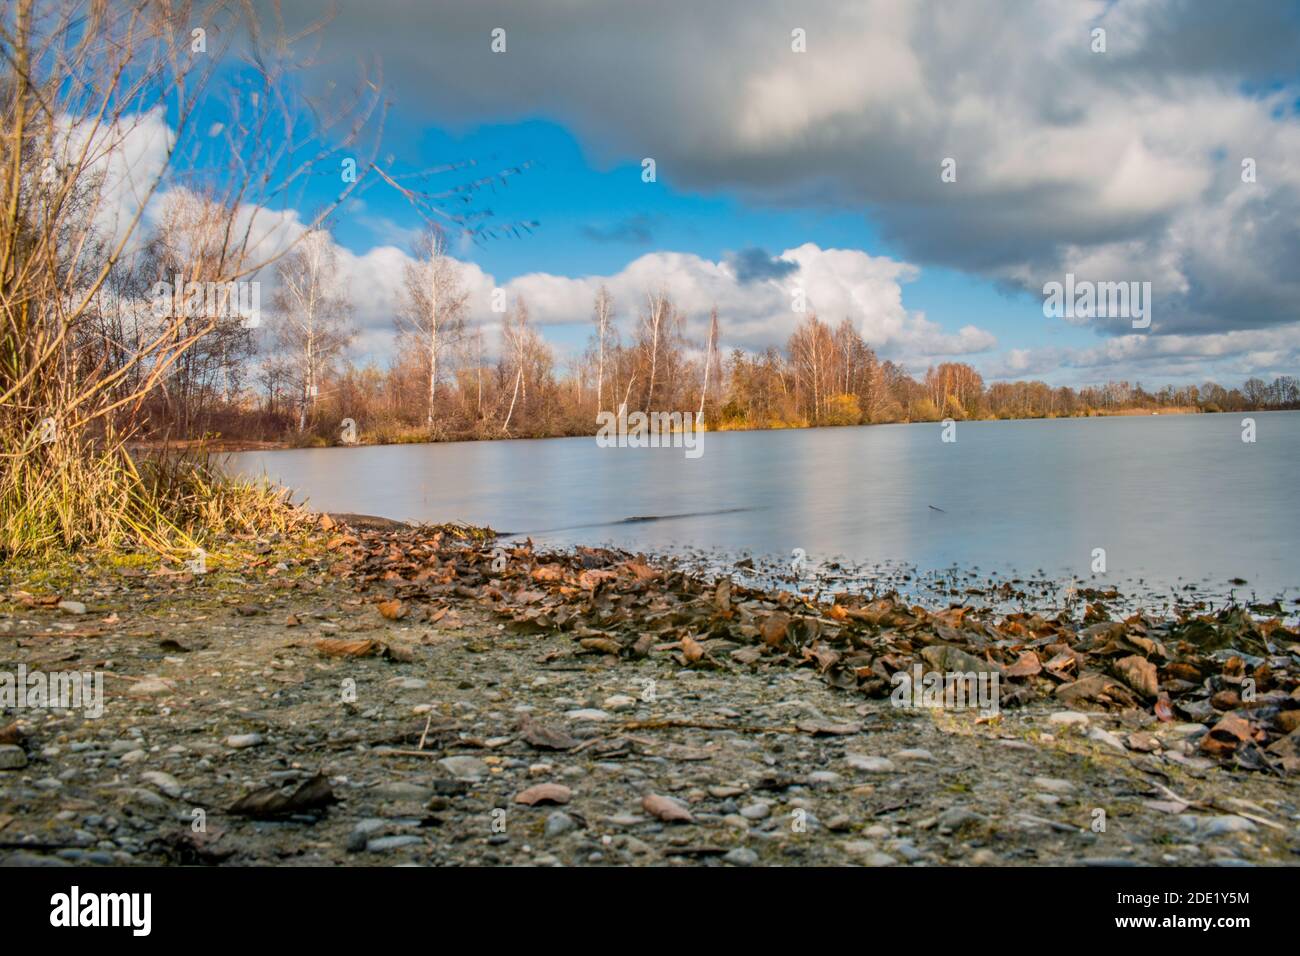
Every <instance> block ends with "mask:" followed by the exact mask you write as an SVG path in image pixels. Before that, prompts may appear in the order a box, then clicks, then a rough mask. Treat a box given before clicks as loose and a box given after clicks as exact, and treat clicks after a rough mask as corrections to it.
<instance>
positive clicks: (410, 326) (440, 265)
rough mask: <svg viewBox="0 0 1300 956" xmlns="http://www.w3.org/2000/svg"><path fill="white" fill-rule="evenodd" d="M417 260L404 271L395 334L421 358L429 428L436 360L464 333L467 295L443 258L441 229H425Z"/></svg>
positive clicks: (454, 266)
mask: <svg viewBox="0 0 1300 956" xmlns="http://www.w3.org/2000/svg"><path fill="white" fill-rule="evenodd" d="M417 254H418V256H419V258H418V259H417V260H416V261H415V262H412V263H408V264H407V267H406V297H407V302H406V308H405V310H404V312H403V315H402V316H401V318H399V320H398V328H399V330H401V331H403V332H405V333H406V334H407V335H409V336H410V337H411V338H413V339H414V340H415V341H416V343H417V345H418V346H419V347H420V349H421V350H422V351H423V353H424V356H425V362H426V365H427V371H428V386H429V387H428V395H427V399H428V407H427V413H426V416H425V422H426V424H427V425H428V427H429V428H430V429H432V428H433V424H434V415H435V400H436V398H437V389H438V359H439V357H440V356H441V355H442V353H443V352H444V351H445V350H446V349H447V348H448V347H449V346H451V345H453V344H454V342H455V340H456V339H458V338H459V336H460V333H461V332H462V330H463V329H464V313H465V303H466V300H467V299H468V297H469V296H468V293H467V292H465V290H464V288H463V286H462V284H461V280H460V263H458V262H457V261H456V260H455V259H453V258H451V257H450V256H448V255H447V240H446V236H445V235H444V234H443V232H442V230H441V229H438V228H436V227H434V228H430V229H428V230H427V231H426V232H425V234H424V236H423V237H422V239H421V240H420V243H419V247H418V252H417Z"/></svg>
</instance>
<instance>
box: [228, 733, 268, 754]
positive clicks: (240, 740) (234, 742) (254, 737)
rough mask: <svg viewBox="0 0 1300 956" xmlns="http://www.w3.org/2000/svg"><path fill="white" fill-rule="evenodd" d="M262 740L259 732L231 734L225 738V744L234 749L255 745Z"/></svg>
mask: <svg viewBox="0 0 1300 956" xmlns="http://www.w3.org/2000/svg"><path fill="white" fill-rule="evenodd" d="M262 742H263V740H262V735H261V734H231V735H230V736H229V737H227V738H226V746H227V747H233V748H235V749H236V750H245V749H247V748H248V747H256V746H258V745H259V744H261V743H262Z"/></svg>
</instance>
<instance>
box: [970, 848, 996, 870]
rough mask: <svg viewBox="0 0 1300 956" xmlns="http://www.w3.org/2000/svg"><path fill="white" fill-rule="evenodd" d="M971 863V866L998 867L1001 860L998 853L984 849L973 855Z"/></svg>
mask: <svg viewBox="0 0 1300 956" xmlns="http://www.w3.org/2000/svg"><path fill="white" fill-rule="evenodd" d="M970 862H971V866H997V865H998V862H999V860H998V855H997V854H996V853H994V852H993V851H992V850H990V849H988V848H987V847H984V848H982V849H979V850H976V851H975V852H974V853H972V854H971V856H970Z"/></svg>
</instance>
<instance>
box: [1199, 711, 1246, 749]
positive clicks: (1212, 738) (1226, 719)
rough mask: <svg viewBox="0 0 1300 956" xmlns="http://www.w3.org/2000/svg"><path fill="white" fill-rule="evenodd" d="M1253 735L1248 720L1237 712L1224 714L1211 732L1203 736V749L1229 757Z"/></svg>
mask: <svg viewBox="0 0 1300 956" xmlns="http://www.w3.org/2000/svg"><path fill="white" fill-rule="evenodd" d="M1252 736H1253V732H1252V731H1251V729H1250V723H1249V722H1248V721H1245V720H1243V719H1242V718H1240V717H1238V716H1237V715H1236V714H1224V715H1223V717H1222V718H1220V720H1219V722H1218V723H1217V724H1215V725H1214V727H1212V728H1211V729H1210V732H1209V733H1208V734H1206V735H1205V736H1204V737H1202V738H1201V749H1202V750H1204V751H1205V752H1206V753H1208V754H1213V755H1214V756H1216V757H1227V756H1230V755H1231V754H1233V753H1235V752H1236V750H1237V748H1238V747H1240V746H1241V745H1242V744H1244V743H1245V742H1246V741H1248V740H1250V739H1251V737H1252Z"/></svg>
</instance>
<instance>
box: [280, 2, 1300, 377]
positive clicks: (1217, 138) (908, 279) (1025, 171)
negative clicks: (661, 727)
mask: <svg viewBox="0 0 1300 956" xmlns="http://www.w3.org/2000/svg"><path fill="white" fill-rule="evenodd" d="M283 7H284V11H285V18H286V22H287V23H288V24H289V25H290V27H291V28H292V27H293V26H295V25H298V24H301V23H305V22H307V21H308V20H311V19H315V17H316V16H317V14H318V12H319V11H318V8H317V5H316V4H314V3H312V2H309V0H284V3H283ZM993 26H996V28H997V29H996V30H994V29H992V27H993ZM1099 27H1100V28H1103V29H1104V30H1105V31H1106V44H1105V49H1103V50H1097V49H1096V48H1095V40H1094V35H1093V31H1094V30H1096V29H1097V28H1099ZM792 28H794V29H798V30H800V31H803V32H804V33H805V34H806V40H807V42H806V49H805V50H802V51H798V52H796V51H795V50H794V49H793V47H792V44H791V36H792ZM498 29H500V30H505V31H506V33H507V34H508V37H509V46H508V50H506V51H501V52H499V53H495V52H493V50H492V49H491V47H490V34H491V32H492V31H493V30H498ZM320 41H321V42H320V45H319V50H318V53H317V54H315V55H314V56H313V58H314V59H315V60H316V61H317V62H318V63H320V64H323V67H322V69H323V70H324V73H325V75H326V76H328V77H330V78H332V79H335V80H339V81H340V82H341V83H343V84H345V85H346V83H347V82H348V78H349V77H354V75H355V63H356V61H358V60H363V61H366V62H369V63H373V64H382V71H383V84H384V95H385V97H386V98H388V100H389V101H390V102H391V104H392V105H391V111H390V113H389V116H388V120H387V123H386V127H385V135H384V143H383V146H382V148H381V151H380V154H379V163H380V165H381V167H382V168H383V169H385V170H386V171H389V172H391V173H392V174H394V175H401V174H403V173H407V172H410V171H413V170H419V169H425V168H428V167H430V166H433V165H437V164H443V163H449V162H456V161H464V160H473V161H475V163H476V164H477V165H476V166H475V168H474V169H472V170H462V171H459V172H455V173H450V174H447V175H446V176H445V177H443V178H441V179H439V180H435V181H432V182H431V183H430V186H437V185H444V184H445V185H450V184H454V183H456V182H463V181H465V180H466V179H468V178H470V177H476V176H480V175H483V174H486V173H491V172H493V171H496V170H500V169H505V168H509V167H512V166H515V165H518V164H521V163H528V164H529V168H528V169H527V170H526V172H524V173H523V174H522V175H519V176H515V177H512V178H511V179H510V181H509V183H508V185H505V186H504V187H501V188H497V189H494V190H491V191H484V192H482V193H480V194H479V195H478V197H477V200H476V203H475V207H476V208H477V209H479V210H490V211H491V212H492V214H493V217H492V218H493V221H494V222H496V223H511V222H516V221H518V222H535V223H536V224H537V225H536V227H535V229H534V230H533V231H532V232H531V233H530V234H528V235H524V236H521V237H518V238H500V239H493V240H489V241H486V242H484V243H482V244H478V245H474V244H457V245H455V246H454V247H453V251H454V252H455V254H456V255H458V256H459V257H461V258H462V259H464V261H465V265H466V268H465V278H466V283H467V286H468V287H470V288H471V290H472V292H473V295H472V301H473V303H475V305H474V306H473V307H472V309H471V312H472V313H473V314H472V315H471V321H474V322H482V323H483V324H485V325H487V324H488V323H491V322H492V321H494V318H493V316H491V315H490V314H487V313H486V312H484V310H483V307H482V302H484V301H486V298H487V296H488V294H489V293H490V292H491V289H492V288H494V287H498V286H500V287H503V288H505V289H506V290H507V292H508V293H509V294H510V296H512V297H515V298H524V299H525V300H526V301H527V302H528V304H529V307H530V311H531V312H532V314H533V316H534V320H535V321H536V322H537V324H538V325H539V327H540V328H541V329H542V331H543V333H544V335H545V337H546V338H547V340H548V341H551V342H552V343H554V344H555V345H556V347H557V350H558V351H559V353H560V357H561V359H562V360H563V358H564V356H565V355H566V354H567V353H568V352H571V351H572V350H574V349H577V348H580V347H581V346H582V344H583V343H584V342H585V341H586V340H587V337H588V335H589V326H588V315H589V313H590V301H591V293H592V292H593V291H594V288H595V286H596V285H598V284H600V283H606V284H608V285H609V286H610V287H611V289H612V290H613V291H614V293H615V298H616V301H617V302H618V303H619V304H620V306H621V313H620V320H621V321H622V322H624V323H625V327H626V324H627V323H631V322H634V321H635V313H636V307H637V303H638V301H641V297H642V296H643V295H644V293H645V292H646V291H649V290H648V289H647V288H646V286H647V285H648V284H662V285H663V286H664V287H666V288H667V291H669V292H670V294H672V295H673V296H674V297H675V298H676V299H677V300H678V302H679V305H680V306H681V307H682V309H683V310H684V312H685V314H686V317H687V323H688V324H687V333H688V337H691V338H693V339H696V340H698V339H700V338H701V337H702V335H701V331H702V326H703V323H704V321H705V317H706V316H707V313H708V310H709V308H710V307H711V305H712V304H714V303H716V304H717V305H718V306H719V309H720V311H721V313H722V320H723V346H724V348H726V347H731V346H733V345H735V346H741V347H746V348H763V347H766V346H768V345H782V344H784V342H785V340H786V339H787V338H788V335H789V333H790V331H791V330H792V329H793V327H794V325H795V323H796V322H797V321H798V317H797V316H794V315H792V312H791V309H790V307H789V301H788V300H789V291H790V290H789V287H790V286H791V285H795V284H797V285H799V286H800V287H807V289H808V292H809V298H810V300H811V301H810V304H811V305H812V308H813V309H814V310H816V311H817V312H818V313H819V314H820V315H821V317H822V318H823V319H826V320H828V321H831V322H838V321H839V320H840V319H841V318H842V317H843V316H845V315H848V316H849V317H850V318H851V319H852V320H853V321H854V322H855V324H857V325H858V326H859V328H860V329H861V330H862V332H863V335H864V337H865V338H866V339H867V340H868V341H869V342H871V344H872V345H873V346H875V347H876V348H877V350H878V351H879V352H880V353H881V354H882V355H885V356H887V357H890V358H894V359H896V360H898V361H901V362H903V363H904V364H905V365H906V366H907V367H908V368H909V370H911V371H912V372H914V373H920V372H923V371H924V369H925V367H926V366H927V365H928V364H932V363H935V362H940V361H954V360H955V361H968V362H971V363H972V364H974V365H975V366H976V367H977V368H978V369H979V370H980V371H981V372H983V373H984V375H985V377H986V378H989V379H1005V378H1042V379H1044V380H1046V381H1049V382H1052V383H1054V384H1072V385H1079V384H1093V383H1098V382H1104V381H1106V380H1107V379H1128V380H1129V381H1134V380H1137V381H1141V382H1143V383H1144V384H1148V385H1155V384H1162V383H1166V382H1176V383H1183V382H1201V381H1204V380H1205V379H1206V378H1215V379H1217V380H1219V381H1222V382H1224V383H1225V384H1236V383H1239V382H1240V381H1241V380H1243V379H1244V378H1246V377H1248V376H1250V375H1260V376H1262V377H1271V376H1273V375H1277V374H1294V373H1295V372H1296V371H1297V367H1298V366H1300V310H1298V307H1297V303H1300V270H1296V269H1295V267H1294V264H1295V262H1296V261H1300V226H1298V225H1297V224H1298V223H1300V160H1297V157H1300V113H1297V110H1296V104H1297V102H1300V74H1298V73H1297V63H1300V6H1298V5H1294V4H1279V3H1276V2H1273V0H1240V2H1238V3H1235V4H1202V3H1192V2H1188V0H1144V2H1136V0H1040V2H1038V3H1034V4H1023V5H1022V4H1015V5H1008V4H1005V3H998V2H992V0H988V2H986V0H969V2H964V3H962V4H958V5H953V4H951V3H943V2H939V0H914V2H909V3H898V2H895V0H860V2H854V3H843V2H835V0H809V2H807V3H806V4H801V5H799V6H798V8H796V9H791V8H790V7H789V5H787V4H784V3H782V2H780V0H716V2H714V3H710V4H708V5H700V4H698V3H690V2H687V0H665V2H664V4H663V5H662V6H660V5H649V4H610V3H601V2H597V0H572V2H569V3H565V4H540V3H539V4H531V3H530V4H519V3H514V2H510V0H479V2H476V3H474V4H465V3H463V2H455V0H421V2H415V0H373V2H370V3H366V4H361V3H344V4H341V5H340V8H339V11H338V14H337V15H336V16H335V17H334V18H333V19H332V20H331V21H330V22H329V23H328V24H327V25H326V26H325V28H324V30H323V32H322V34H321V37H320ZM342 88H343V87H342V86H340V87H339V89H342ZM327 105H328V104H327ZM645 156H652V157H654V158H655V160H656V164H657V169H656V173H657V181H656V182H655V183H651V184H648V183H644V182H642V178H641V165H640V163H641V159H642V157H645ZM945 158H953V159H954V161H955V163H956V168H957V170H958V176H957V178H956V181H955V182H952V183H943V182H941V180H940V176H939V171H940V166H941V161H943V160H944V159H945ZM1247 159H1249V161H1250V162H1251V163H1252V164H1255V165H1257V167H1258V177H1257V178H1253V179H1251V180H1249V181H1247V180H1246V179H1245V178H1244V177H1243V176H1242V167H1241V164H1242V163H1243V162H1244V161H1246V160H1247ZM338 188H339V183H338V182H337V181H336V180H335V179H334V177H333V176H332V175H331V174H330V172H329V171H328V170H322V171H321V173H320V174H319V178H318V179H317V180H316V181H315V182H313V183H312V185H311V188H310V189H309V190H308V191H307V193H306V194H305V195H302V196H298V197H295V200H294V202H295V204H296V205H295V208H296V209H297V211H298V213H299V214H300V216H301V217H302V218H306V217H307V216H308V215H309V214H310V212H311V211H312V207H314V206H316V205H318V204H319V203H321V202H323V201H325V200H327V199H329V198H330V197H332V196H333V195H334V194H335V193H336V192H337V190H338ZM420 226H421V220H420V217H419V216H418V215H417V214H416V212H415V211H414V210H413V209H412V208H411V207H410V206H409V205H408V204H407V203H406V201H405V200H404V199H403V198H402V197H400V196H399V195H398V194H397V193H396V192H395V191H393V190H392V189H390V188H388V187H386V186H383V185H382V184H374V185H372V186H371V188H367V189H366V190H365V191H364V192H363V193H362V194H361V195H360V197H359V198H358V200H357V201H355V202H352V203H349V204H348V206H347V207H345V208H343V209H341V210H340V211H339V212H338V213H337V214H336V216H335V219H334V222H333V228H334V230H335V235H336V239H337V241H338V243H339V244H340V246H341V247H342V249H343V250H344V251H345V252H346V253H347V256H346V257H345V259H346V261H345V262H344V263H343V265H342V266H341V273H342V274H344V275H345V276H346V279H347V281H348V282H350V283H351V285H352V287H353V292H354V298H355V299H356V301H357V304H358V313H359V314H358V319H359V322H360V324H361V326H362V328H363V331H365V333H366V335H365V337H364V338H365V348H366V349H368V350H369V354H371V355H372V356H373V357H380V358H382V357H383V355H384V352H385V349H386V348H388V347H389V345H388V343H389V340H390V339H391V335H390V334H389V333H390V332H391V327H392V315H391V313H392V312H393V311H394V310H395V308H397V307H398V305H399V300H400V285H401V282H400V273H401V268H402V266H401V263H402V259H401V257H400V256H396V255H393V254H388V253H385V252H383V250H384V249H385V248H386V247H389V248H396V249H400V250H402V251H403V252H406V251H409V249H410V246H411V241H412V239H413V238H414V237H415V235H416V234H417V232H418V230H419V228H420ZM741 253H743V254H744V256H745V257H746V259H745V261H750V260H756V261H758V262H759V263H760V264H762V263H767V265H765V266H764V268H763V269H761V270H758V271H757V272H754V271H748V272H747V271H745V270H743V269H740V268H738V267H737V264H736V262H734V261H733V258H732V257H734V256H736V255H737V254H741ZM783 254H784V258H783V259H782V260H781V261H779V262H775V261H769V258H768V257H773V256H782V255H783ZM764 270H766V271H764ZM1067 274H1072V275H1075V276H1077V277H1078V278H1079V279H1081V280H1088V281H1094V282H1116V281H1120V282H1150V284H1151V287H1152V295H1153V302H1154V309H1153V313H1154V314H1153V321H1152V323H1151V326H1150V328H1149V329H1146V330H1142V331H1140V332H1137V331H1134V329H1133V328H1131V327H1130V323H1129V322H1128V320H1127V318H1126V317H1125V318H1124V319H1123V320H1116V318H1115V317H1102V318H1092V319H1074V320H1066V319H1062V318H1048V317H1045V316H1044V314H1043V308H1042V305H1043V287H1044V285H1045V284H1046V283H1049V282H1059V281H1061V280H1062V279H1063V278H1064V277H1065V276H1066V275H1067ZM755 276H759V278H755Z"/></svg>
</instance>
